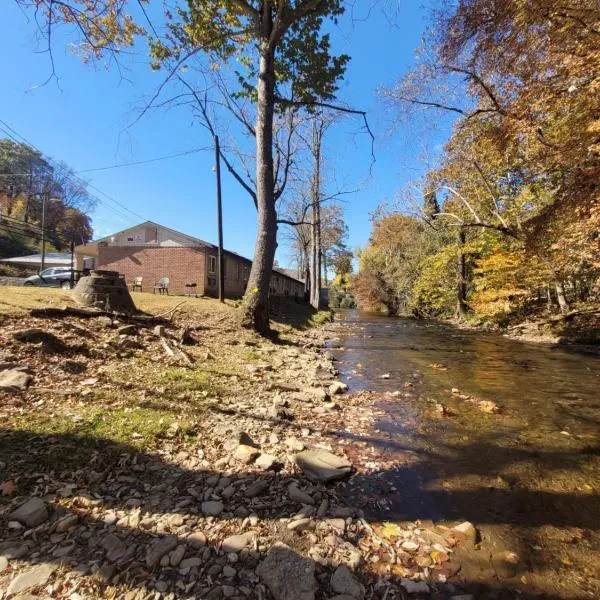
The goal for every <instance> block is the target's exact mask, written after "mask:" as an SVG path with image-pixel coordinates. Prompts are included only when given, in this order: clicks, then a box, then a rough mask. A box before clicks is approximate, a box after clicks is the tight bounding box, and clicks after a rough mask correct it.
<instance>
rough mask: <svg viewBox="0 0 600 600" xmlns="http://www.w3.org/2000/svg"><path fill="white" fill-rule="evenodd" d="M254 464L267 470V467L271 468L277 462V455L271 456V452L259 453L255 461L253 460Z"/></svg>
mask: <svg viewBox="0 0 600 600" xmlns="http://www.w3.org/2000/svg"><path fill="white" fill-rule="evenodd" d="M254 464H255V465H256V466H257V467H259V468H261V469H264V470H265V471H268V470H269V469H272V468H273V466H274V465H275V464H277V457H276V456H273V455H272V454H261V455H260V456H259V457H258V458H257V459H256V461H254Z"/></svg>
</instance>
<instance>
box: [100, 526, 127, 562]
mask: <svg viewBox="0 0 600 600" xmlns="http://www.w3.org/2000/svg"><path fill="white" fill-rule="evenodd" d="M100 545H101V547H102V548H103V549H104V550H106V558H107V559H108V560H109V561H110V562H116V561H118V560H119V559H120V558H122V557H123V556H125V552H127V546H125V544H124V543H123V542H122V541H121V538H119V537H118V536H116V535H115V534H114V533H109V534H108V535H107V536H106V537H105V538H104V539H103V540H102V543H101V544H100Z"/></svg>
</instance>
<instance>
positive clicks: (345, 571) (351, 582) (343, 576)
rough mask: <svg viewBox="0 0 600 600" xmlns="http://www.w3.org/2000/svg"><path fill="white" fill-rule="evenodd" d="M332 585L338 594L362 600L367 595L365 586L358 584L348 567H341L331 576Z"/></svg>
mask: <svg viewBox="0 0 600 600" xmlns="http://www.w3.org/2000/svg"><path fill="white" fill-rule="evenodd" d="M330 585H331V589H332V590H333V591H334V592H336V594H344V595H346V596H351V597H352V598H360V599H361V600H362V598H363V597H364V594H365V591H364V589H363V586H362V585H361V584H360V583H358V581H357V580H356V578H355V577H354V575H353V574H352V571H350V569H349V568H348V567H347V566H346V565H340V566H339V567H338V568H337V569H336V570H335V573H334V574H333V575H332V576H331V581H330Z"/></svg>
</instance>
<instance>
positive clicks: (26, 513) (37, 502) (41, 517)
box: [10, 496, 49, 527]
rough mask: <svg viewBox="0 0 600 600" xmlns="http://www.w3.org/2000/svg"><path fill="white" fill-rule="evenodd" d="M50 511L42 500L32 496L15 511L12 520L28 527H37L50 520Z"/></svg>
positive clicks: (11, 516)
mask: <svg viewBox="0 0 600 600" xmlns="http://www.w3.org/2000/svg"><path fill="white" fill-rule="evenodd" d="M48 517H49V515H48V509H47V508H46V504H45V503H44V501H43V500H42V499H41V498H37V497H36V496H32V497H31V498H29V500H27V502H25V504H22V505H21V506H19V508H17V510H15V511H14V512H13V513H12V514H11V515H10V518H11V519H14V520H15V521H19V523H22V524H23V525H25V526H27V527H37V526H38V525H41V524H42V523H43V522H44V521H46V520H47V519H48Z"/></svg>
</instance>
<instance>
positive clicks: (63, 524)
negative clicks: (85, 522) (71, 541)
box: [55, 514, 79, 533]
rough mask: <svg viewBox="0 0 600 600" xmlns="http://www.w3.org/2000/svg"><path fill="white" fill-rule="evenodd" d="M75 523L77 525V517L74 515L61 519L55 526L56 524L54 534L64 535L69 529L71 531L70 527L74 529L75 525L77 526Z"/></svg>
mask: <svg viewBox="0 0 600 600" xmlns="http://www.w3.org/2000/svg"><path fill="white" fill-rule="evenodd" d="M77 523H79V515H75V514H70V515H67V516H66V517H63V518H62V519H61V520H60V521H59V522H58V523H57V524H56V529H55V531H56V533H64V532H65V531H68V530H69V529H71V527H75V525H77Z"/></svg>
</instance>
